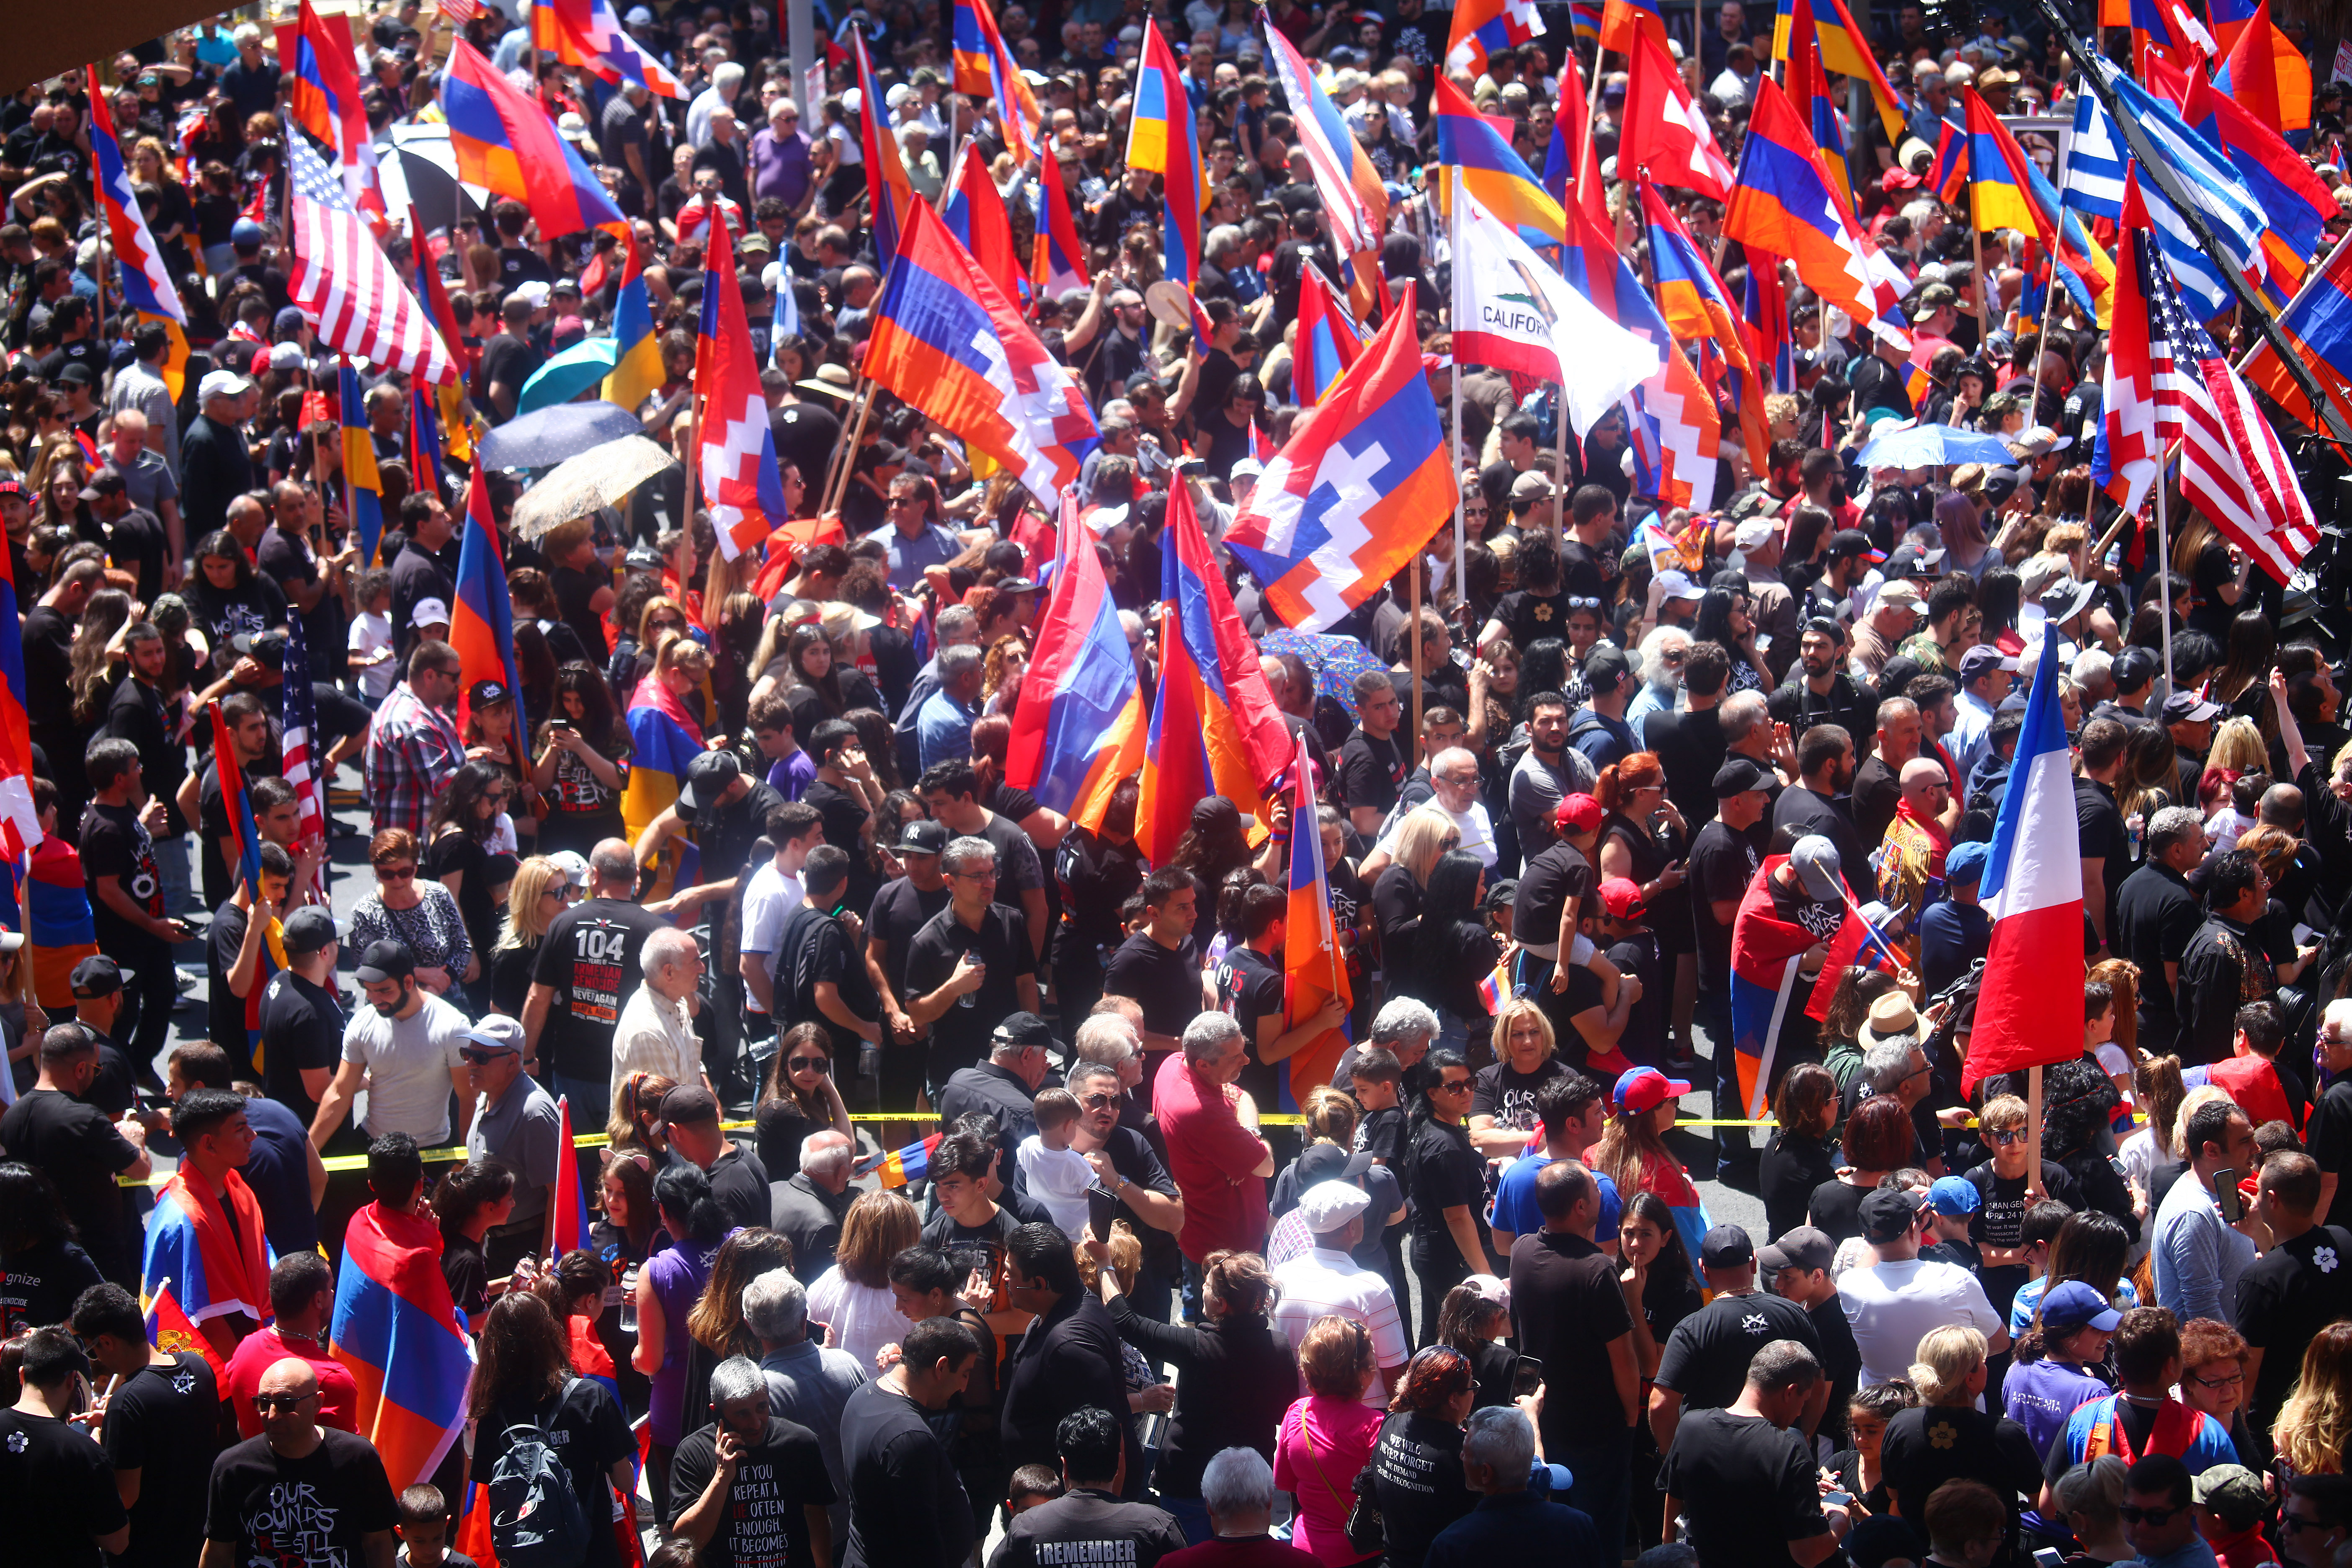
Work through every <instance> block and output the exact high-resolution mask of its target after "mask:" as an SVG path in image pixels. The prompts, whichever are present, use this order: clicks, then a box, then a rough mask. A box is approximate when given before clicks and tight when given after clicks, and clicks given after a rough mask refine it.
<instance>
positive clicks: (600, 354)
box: [515, 338, 621, 414]
mask: <svg viewBox="0 0 2352 1568" xmlns="http://www.w3.org/2000/svg"><path fill="white" fill-rule="evenodd" d="M620 353H621V345H620V342H619V340H617V339H614V338H583V339H582V340H581V341H580V342H576V343H574V344H572V346H571V347H570V348H568V349H565V350H564V351H563V352H562V353H560V354H557V355H555V356H554V357H553V358H551V359H550V360H549V361H548V362H547V363H545V364H543V365H541V366H540V367H539V368H538V369H537V370H535V371H533V372H531V373H530V380H529V381H526V382H524V383H523V384H522V394H521V395H520V396H519V397H517V398H516V399H515V411H516V412H517V413H519V414H529V413H530V412H531V411H532V410H534V409H540V408H552V407H554V406H555V405H557V404H559V403H569V402H571V401H572V399H573V398H575V397H577V396H579V395H581V394H582V393H583V392H586V391H588V390H589V389H590V388H592V387H595V386H598V385H601V384H603V383H604V378H605V377H606V376H608V375H610V374H613V364H614V361H615V360H617V359H618V358H619V357H620Z"/></svg>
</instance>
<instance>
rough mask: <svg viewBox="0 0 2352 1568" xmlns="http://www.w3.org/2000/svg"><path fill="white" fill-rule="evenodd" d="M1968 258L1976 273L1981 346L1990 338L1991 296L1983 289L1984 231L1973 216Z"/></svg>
mask: <svg viewBox="0 0 2352 1568" xmlns="http://www.w3.org/2000/svg"><path fill="white" fill-rule="evenodd" d="M1975 224H1976V219H1975V216H1973V215H1971V216H1970V217H1969V260H1970V262H1971V264H1972V265H1973V267H1974V269H1975V272H1976V282H1977V342H1978V344H1979V346H1982V344H1983V343H1984V341H1985V340H1986V339H1987V338H1990V337H1991V336H1992V323H1991V322H1990V321H1989V320H1987V316H1988V313H1989V312H1990V310H1991V309H1992V300H1991V296H1990V294H1989V293H1988V292H1987V290H1986V289H1985V269H1984V231H1983V230H1981V229H1979V228H1978V227H1976V226H1975Z"/></svg>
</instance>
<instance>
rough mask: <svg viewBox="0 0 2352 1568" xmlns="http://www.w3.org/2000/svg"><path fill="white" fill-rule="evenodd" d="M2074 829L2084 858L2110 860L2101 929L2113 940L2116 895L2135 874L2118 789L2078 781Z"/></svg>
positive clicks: (2076, 785)
mask: <svg viewBox="0 0 2352 1568" xmlns="http://www.w3.org/2000/svg"><path fill="white" fill-rule="evenodd" d="M2074 833H2075V837H2076V840H2077V842H2078V846H2079V848H2080V851H2081V854H2082V857H2083V858H2084V859H2085V860H2103V861H2105V863H2106V873H2105V879H2106V895H2107V907H2106V909H2105V911H2104V915H2105V925H2104V926H2102V927H2101V928H2100V929H2102V930H2103V931H2106V933H2107V939H2108V941H2109V942H2110V943H2112V942H2114V940H2115V930H2116V897H2117V895H2119V894H2121V893H2122V891H2123V890H2124V882H2125V879H2127V878H2128V877H2130V875H2131V874H2132V847H2131V834H2130V832H2129V831H2128V830H2127V829H2126V827H2125V826H2124V814H2123V812H2122V811H2121V810H2119V809H2118V808H2117V807H2116V795H2115V791H2113V790H2111V789H2109V788H2108V787H2107V786H2106V785H2105V784H2101V783H2100V782H2099V781H2098V780H2096V779H2086V778H2078V779H2076V780H2075V781H2074ZM2160 973H2161V972H2159V974H2160Z"/></svg>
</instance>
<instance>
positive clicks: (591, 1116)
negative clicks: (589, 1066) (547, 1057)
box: [551, 1073, 613, 1137]
mask: <svg viewBox="0 0 2352 1568" xmlns="http://www.w3.org/2000/svg"><path fill="white" fill-rule="evenodd" d="M551 1078H552V1080H553V1081H552V1083H551V1088H552V1089H554V1091H555V1094H556V1097H557V1098H558V1099H568V1100H571V1101H572V1136H574V1137H579V1136H582V1135H583V1134H585V1133H590V1132H601V1131H604V1122H605V1121H606V1120H607V1119H608V1118H610V1117H611V1116H612V1114H613V1085H612V1081H611V1080H610V1079H601V1078H571V1077H567V1076H566V1075H564V1074H562V1073H554V1074H552V1075H551Z"/></svg>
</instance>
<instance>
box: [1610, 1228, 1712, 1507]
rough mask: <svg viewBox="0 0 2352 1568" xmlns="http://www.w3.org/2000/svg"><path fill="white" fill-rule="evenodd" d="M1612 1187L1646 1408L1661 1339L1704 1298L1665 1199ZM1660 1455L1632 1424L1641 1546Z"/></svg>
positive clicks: (1655, 1500) (1620, 1278)
mask: <svg viewBox="0 0 2352 1568" xmlns="http://www.w3.org/2000/svg"><path fill="white" fill-rule="evenodd" d="M1618 1191H1619V1192H1620V1193H1622V1194H1624V1199H1625V1208H1624V1212H1623V1213H1622V1215H1619V1216H1618V1220H1617V1255H1618V1257H1619V1258H1622V1260H1623V1262H1624V1265H1625V1266H1624V1268H1622V1269H1620V1270H1619V1271H1618V1274H1617V1286H1618V1289H1621V1290H1622V1291H1623V1292H1624V1295H1625V1308H1626V1310H1627V1311H1628V1312H1629V1313H1630V1314H1631V1315H1632V1317H1633V1359H1634V1361H1635V1362H1636V1363H1638V1364H1639V1366H1640V1367H1641V1370H1642V1404H1643V1407H1644V1408H1647V1407H1648V1405H1649V1403H1650V1384H1651V1380H1652V1379H1654V1378H1655V1377H1656V1376H1657V1373H1658V1363H1659V1361H1660V1360H1661V1359H1662V1358H1663V1356H1664V1353H1665V1344H1666V1342H1667V1341H1668V1340H1670V1339H1672V1338H1673V1337H1674V1332H1675V1324H1677V1323H1679V1322H1681V1321H1683V1320H1684V1319H1685V1318H1687V1317H1689V1316H1690V1315H1691V1314H1692V1313H1693V1312H1696V1311H1697V1310H1699V1308H1700V1307H1701V1306H1703V1305H1704V1304H1705V1299H1704V1298H1703V1297H1702V1296H1701V1295H1700V1294H1699V1288H1698V1279H1697V1278H1696V1274H1695V1273H1694V1271H1693V1270H1692V1268H1691V1259H1690V1253H1689V1251H1688V1250H1687V1249H1686V1248H1685V1247H1684V1246H1683V1239H1682V1233H1681V1232H1680V1231H1679V1230H1677V1229H1676V1228H1675V1213H1674V1210H1672V1209H1670V1208H1668V1207H1667V1206H1666V1201H1665V1199H1664V1198H1662V1197H1660V1196H1658V1194H1655V1193H1653V1192H1645V1191H1636V1190H1635V1189H1633V1188H1632V1187H1623V1186H1621V1187H1620V1188H1618ZM1663 1458H1664V1456H1662V1455H1661V1454H1660V1453H1659V1452H1658V1445H1657V1439H1656V1438H1655V1437H1654V1436H1651V1433H1650V1424H1649V1423H1648V1422H1646V1421H1643V1422H1641V1423H1639V1424H1638V1425H1637V1426H1635V1427H1634V1428H1633V1486H1634V1493H1633V1510H1632V1511H1633V1527H1634V1532H1635V1535H1636V1536H1637V1538H1638V1539H1639V1540H1640V1542H1641V1543H1642V1548H1643V1550H1644V1551H1647V1550H1648V1549H1649V1548H1651V1547H1653V1546H1655V1545H1656V1544H1657V1543H1658V1535H1659V1521H1660V1520H1661V1519H1662V1518H1663V1513H1662V1510H1661V1507H1660V1503H1659V1497H1660V1495H1661V1494H1660V1492H1659V1489H1658V1466H1659V1464H1660V1463H1661V1462H1662V1461H1663Z"/></svg>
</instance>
